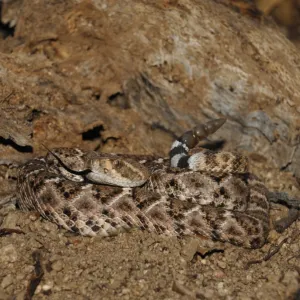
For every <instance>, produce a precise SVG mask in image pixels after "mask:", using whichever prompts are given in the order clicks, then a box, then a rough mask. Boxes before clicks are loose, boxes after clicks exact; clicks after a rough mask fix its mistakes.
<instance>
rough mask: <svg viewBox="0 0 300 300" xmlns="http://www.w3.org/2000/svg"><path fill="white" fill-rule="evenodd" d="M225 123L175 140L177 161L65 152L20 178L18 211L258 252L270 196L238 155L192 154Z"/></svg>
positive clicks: (80, 226) (81, 227)
mask: <svg viewBox="0 0 300 300" xmlns="http://www.w3.org/2000/svg"><path fill="white" fill-rule="evenodd" d="M224 122H225V120H224V119H218V120H213V121H210V122H207V123H205V124H202V125H199V126H197V127H195V128H194V129H193V130H192V131H189V132H187V133H185V134H184V135H182V136H181V137H180V138H179V139H178V140H176V141H175V142H174V143H173V145H172V148H171V151H170V159H162V158H160V159H155V158H153V157H149V156H148V157H146V156H135V155H116V154H105V153H96V152H84V151H82V150H80V149H67V148H58V149H54V150H52V151H49V153H48V154H47V156H46V157H42V158H36V159H33V160H30V161H28V162H27V163H26V164H25V165H23V166H22V167H20V169H19V174H18V185H17V196H18V205H19V207H20V208H21V209H23V210H34V211H38V212H39V213H40V214H41V216H42V217H44V218H46V219H48V220H50V221H52V222H55V223H56V224H58V225H60V226H62V227H64V228H65V229H67V230H70V231H73V232H77V233H79V234H81V235H87V236H94V235H100V236H111V235H115V234H117V233H118V232H120V231H124V230H129V229H131V228H134V227H136V228H140V229H142V230H147V231H151V232H156V233H158V234H165V235H169V236H184V235H196V236H204V237H208V238H212V239H214V240H219V241H223V242H230V243H232V244H234V245H237V246H242V247H246V248H259V247H261V246H262V245H263V244H264V243H265V241H266V238H267V235H268V232H269V202H268V199H267V192H268V191H267V189H266V187H265V186H264V184H263V183H262V182H260V181H259V180H258V179H257V178H256V177H255V176H253V175H251V174H249V173H248V160H247V158H246V157H244V156H241V155H240V154H237V153H230V152H211V151H208V150H204V149H202V150H199V149H197V152H196V153H192V150H190V149H192V148H193V147H195V146H196V145H197V143H198V142H199V140H201V139H203V138H205V137H207V136H208V135H209V134H211V133H213V132H215V131H216V130H217V129H218V128H219V127H220V126H222V124H223V123H224Z"/></svg>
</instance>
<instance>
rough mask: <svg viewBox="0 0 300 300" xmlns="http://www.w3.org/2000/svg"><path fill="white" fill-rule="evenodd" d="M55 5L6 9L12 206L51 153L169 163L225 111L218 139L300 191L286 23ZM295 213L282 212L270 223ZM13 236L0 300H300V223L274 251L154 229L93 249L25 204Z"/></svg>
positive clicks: (188, 9) (91, 242)
mask: <svg viewBox="0 0 300 300" xmlns="http://www.w3.org/2000/svg"><path fill="white" fill-rule="evenodd" d="M46 2H47V3H46ZM46 2H45V1H38V0H37V1H34V2H32V1H20V0H18V1H12V2H10V4H11V6H9V5H7V6H5V7H4V8H5V10H4V8H3V10H2V15H3V16H2V19H3V18H4V17H5V20H6V21H7V22H8V21H9V22H11V23H12V24H16V26H15V32H14V36H8V37H7V38H5V39H3V40H2V41H1V43H0V50H1V53H0V65H1V68H0V74H1V81H0V87H1V101H0V107H1V119H0V136H1V138H0V191H1V192H0V199H6V198H7V197H8V196H9V195H11V194H12V193H13V191H14V189H15V168H14V166H17V165H18V164H20V163H22V162H24V161H26V160H27V159H29V158H31V157H34V156H37V155H42V154H45V152H46V150H45V148H44V147H43V145H42V144H45V145H47V147H49V148H51V147H60V146H64V147H75V146H76V147H78V146H79V147H81V148H83V149H86V150H91V149H96V150H100V151H108V152H120V153H139V154H156V155H160V156H165V155H167V153H168V149H169V147H170V144H171V142H172V141H173V139H174V137H175V136H177V135H179V134H180V133H182V132H183V131H184V130H185V129H187V128H190V127H192V126H194V125H195V124H197V123H199V120H200V121H201V120H206V119H208V118H213V117H217V116H220V115H224V116H226V117H228V122H227V124H226V125H225V127H224V129H221V130H220V132H219V133H217V134H216V135H214V137H213V138H212V139H213V140H214V141H223V142H224V141H225V142H226V143H225V148H226V149H239V150H240V151H242V152H246V153H247V154H248V155H249V157H250V161H251V165H252V167H251V169H252V171H253V172H254V173H255V174H256V175H258V176H259V177H261V178H262V179H263V180H264V181H265V182H266V184H267V186H268V187H269V188H270V189H271V190H281V191H285V192H288V193H289V194H290V195H293V196H297V195H299V182H300V180H299V174H300V171H299V165H300V161H299V158H300V151H299V148H298V147H297V146H295V145H297V143H298V144H299V140H298V139H299V128H300V124H299V119H300V118H299V114H300V110H299V107H300V103H299V99H300V97H299V94H298V93H299V91H300V87H299V86H298V85H299V84H298V82H300V80H298V78H300V74H299V73H300V71H299V70H298V69H299V68H298V67H297V66H298V65H299V61H300V54H299V50H298V49H296V48H295V47H294V46H293V45H292V44H291V43H290V42H289V41H288V40H287V39H286V38H285V36H284V35H283V34H282V33H280V32H277V27H276V25H275V24H274V23H273V22H272V21H271V20H267V21H265V24H264V25H262V24H261V23H260V22H259V21H258V20H256V19H252V18H250V17H248V16H243V15H240V14H238V13H237V12H234V11H232V10H230V9H228V8H227V7H226V6H224V5H221V4H218V3H216V2H214V1H212V0H205V1H204V0H203V1H202V2H201V3H200V1H192V0H185V1H138V0H136V1H129V2H126V1H124V2H122V3H121V2H118V1H96V0H95V1H46ZM199 41H200V42H199ZM186 45H188V46H186ZM283 45H284V47H283ZM286 215H287V209H286V208H284V207H283V206H280V205H273V206H272V218H271V221H270V222H271V223H272V224H273V223H274V221H276V220H277V219H278V218H282V217H284V216H286ZM0 225H1V227H0V299H17V300H19V299H31V298H33V299H71V298H72V299H244V300H246V299H272V300H274V299H299V297H300V295H299V294H300V292H299V291H300V236H299V232H300V222H299V221H297V222H295V223H293V224H292V225H291V227H290V228H288V229H287V230H286V231H285V232H284V233H282V234H279V233H277V232H276V231H275V230H274V229H272V230H271V232H270V235H269V238H268V242H267V243H266V245H265V246H264V247H263V248H262V249H259V250H246V249H241V248H237V247H234V246H231V245H227V244H226V245H224V244H221V243H212V242H211V241H208V240H201V239H199V238H182V239H176V238H169V237H163V236H157V235H154V234H149V233H146V232H141V231H138V230H137V231H133V232H128V233H122V234H120V235H119V236H116V237H111V238H105V239H100V238H83V237H80V236H76V235H73V234H71V233H68V232H66V231H64V230H63V229H59V228H57V226H56V225H54V224H51V223H49V222H47V221H44V220H42V219H41V218H40V217H39V216H37V215H35V214H32V213H31V214H29V213H23V212H20V211H18V210H16V209H15V207H14V206H13V205H8V206H5V207H4V208H2V209H0ZM4 229H5V230H4ZM6 229H9V230H10V232H9V231H8V230H6ZM1 230H2V231H1ZM11 230H12V231H14V230H15V231H16V232H14V233H12V232H11Z"/></svg>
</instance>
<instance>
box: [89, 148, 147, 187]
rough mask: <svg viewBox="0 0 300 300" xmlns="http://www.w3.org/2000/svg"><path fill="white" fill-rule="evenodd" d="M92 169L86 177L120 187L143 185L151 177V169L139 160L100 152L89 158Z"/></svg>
mask: <svg viewBox="0 0 300 300" xmlns="http://www.w3.org/2000/svg"><path fill="white" fill-rule="evenodd" d="M86 167H87V168H88V169H89V170H91V172H89V173H88V174H87V175H86V178H87V179H89V180H90V181H92V182H94V183H99V184H107V185H115V186H120V187H136V186H141V185H142V184H144V183H145V182H146V180H147V179H148V178H149V171H148V169H147V168H146V167H144V166H143V165H141V164H139V163H138V162H137V161H135V160H133V159H129V158H124V157H118V156H117V155H111V154H102V155H101V154H100V155H96V156H93V157H91V158H90V159H89V160H87V165H86Z"/></svg>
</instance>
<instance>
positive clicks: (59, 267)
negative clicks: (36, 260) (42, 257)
mask: <svg viewBox="0 0 300 300" xmlns="http://www.w3.org/2000/svg"><path fill="white" fill-rule="evenodd" d="M51 267H52V269H53V270H54V271H58V272H59V271H61V270H62V269H63V267H64V266H63V263H62V261H61V260H57V261H54V262H53V263H52V265H51Z"/></svg>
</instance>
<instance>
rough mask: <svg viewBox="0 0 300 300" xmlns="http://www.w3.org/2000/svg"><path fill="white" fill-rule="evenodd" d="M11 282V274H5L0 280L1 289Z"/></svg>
mask: <svg viewBox="0 0 300 300" xmlns="http://www.w3.org/2000/svg"><path fill="white" fill-rule="evenodd" d="M12 283H13V277H12V276H11V274H9V275H7V276H5V277H4V278H3V280H2V282H1V287H2V288H3V289H5V288H6V287H8V286H9V285H11V284H12Z"/></svg>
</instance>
